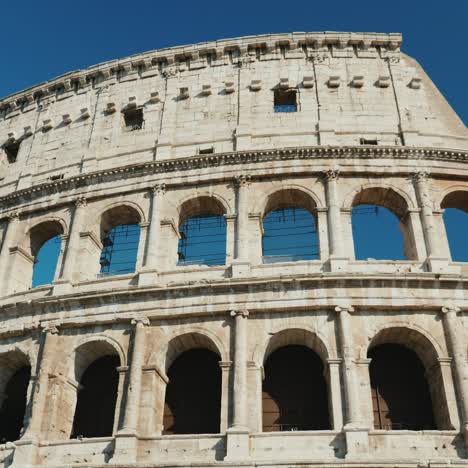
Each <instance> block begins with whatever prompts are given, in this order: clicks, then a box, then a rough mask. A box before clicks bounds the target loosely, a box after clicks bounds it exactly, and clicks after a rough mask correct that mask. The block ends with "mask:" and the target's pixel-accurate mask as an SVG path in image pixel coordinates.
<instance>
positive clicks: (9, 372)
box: [0, 348, 31, 443]
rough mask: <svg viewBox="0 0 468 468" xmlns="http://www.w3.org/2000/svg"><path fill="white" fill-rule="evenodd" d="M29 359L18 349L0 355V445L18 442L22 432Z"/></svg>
mask: <svg viewBox="0 0 468 468" xmlns="http://www.w3.org/2000/svg"><path fill="white" fill-rule="evenodd" d="M30 378H31V362H30V359H29V357H28V356H27V355H26V354H25V353H24V352H22V351H21V350H19V349H18V348H15V349H12V350H9V351H6V352H4V353H1V354H0V443H5V442H13V441H15V440H18V439H19V438H20V436H21V433H22V432H23V430H24V419H25V413H26V406H27V395H28V388H29V384H30Z"/></svg>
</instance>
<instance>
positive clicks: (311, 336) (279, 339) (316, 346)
mask: <svg viewBox="0 0 468 468" xmlns="http://www.w3.org/2000/svg"><path fill="white" fill-rule="evenodd" d="M289 345H299V346H305V347H307V348H309V349H311V350H312V351H314V352H315V353H317V355H318V356H319V357H320V359H321V360H322V362H323V363H324V364H325V363H326V360H327V359H328V357H329V355H330V353H329V351H328V348H327V346H326V345H325V340H324V339H323V337H321V336H319V334H318V333H317V332H316V331H315V330H314V331H312V330H309V329H307V328H304V327H291V328H283V329H281V330H278V331H276V332H275V333H273V334H272V336H269V337H268V338H267V339H266V340H265V341H264V343H262V345H261V346H258V347H256V349H255V350H254V355H253V361H254V362H256V363H258V364H259V365H264V364H265V362H266V360H267V359H268V357H269V356H270V355H271V354H272V353H273V352H274V351H276V350H277V349H279V348H282V347H284V346H289Z"/></svg>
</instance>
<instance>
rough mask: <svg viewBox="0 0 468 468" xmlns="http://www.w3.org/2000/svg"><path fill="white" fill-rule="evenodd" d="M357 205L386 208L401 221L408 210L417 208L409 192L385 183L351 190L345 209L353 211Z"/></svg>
mask: <svg viewBox="0 0 468 468" xmlns="http://www.w3.org/2000/svg"><path fill="white" fill-rule="evenodd" d="M361 194H362V195H361ZM357 204H372V205H379V206H384V207H385V208H388V209H389V210H390V211H393V212H394V213H395V215H396V216H398V217H399V218H400V219H401V218H402V217H404V216H405V215H406V212H407V211H408V209H414V208H417V206H416V204H415V201H414V200H413V198H412V197H411V196H410V195H409V194H408V193H407V192H405V191H404V190H402V189H401V188H399V187H395V186H393V185H390V184H385V183H379V184H375V183H369V184H363V185H361V186H359V187H357V188H354V189H352V190H350V191H349V192H348V193H347V195H346V196H345V197H344V199H343V205H342V206H343V209H345V210H351V209H352V208H353V206H356V205H357Z"/></svg>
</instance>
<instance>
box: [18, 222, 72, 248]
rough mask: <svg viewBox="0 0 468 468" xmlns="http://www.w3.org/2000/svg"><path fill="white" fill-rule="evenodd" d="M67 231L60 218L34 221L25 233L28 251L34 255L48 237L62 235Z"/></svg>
mask: <svg viewBox="0 0 468 468" xmlns="http://www.w3.org/2000/svg"><path fill="white" fill-rule="evenodd" d="M66 232H67V226H66V224H65V222H64V221H63V219H61V218H48V219H45V220H42V221H40V222H38V223H35V224H34V225H33V226H32V227H30V229H29V230H28V233H27V239H28V241H29V245H28V248H29V251H30V253H31V255H32V256H33V257H36V255H37V253H38V252H39V250H40V248H41V247H42V246H43V245H44V243H45V242H47V241H48V240H49V239H51V238H52V237H55V236H63V235H64V234H66Z"/></svg>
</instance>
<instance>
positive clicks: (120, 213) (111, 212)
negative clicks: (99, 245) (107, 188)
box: [96, 201, 145, 238]
mask: <svg viewBox="0 0 468 468" xmlns="http://www.w3.org/2000/svg"><path fill="white" fill-rule="evenodd" d="M96 219H97V220H98V222H99V234H100V236H101V238H103V237H105V236H106V234H107V233H108V232H109V231H110V230H111V229H112V228H114V227H116V226H119V225H121V224H140V223H142V222H144V221H145V215H144V212H143V210H142V209H141V207H140V206H139V205H138V204H137V203H135V202H132V201H122V202H113V203H110V204H109V205H107V206H106V207H105V208H103V209H102V210H100V211H99V213H98V215H97V217H96Z"/></svg>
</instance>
